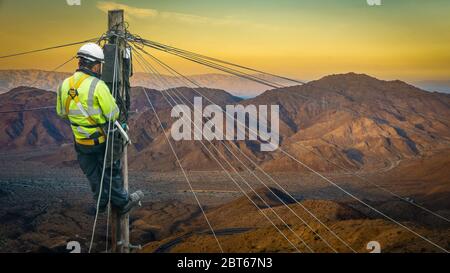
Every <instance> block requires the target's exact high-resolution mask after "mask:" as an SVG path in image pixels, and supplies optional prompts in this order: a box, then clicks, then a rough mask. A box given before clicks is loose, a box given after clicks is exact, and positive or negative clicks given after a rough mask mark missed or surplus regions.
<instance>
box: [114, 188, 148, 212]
mask: <svg viewBox="0 0 450 273" xmlns="http://www.w3.org/2000/svg"><path fill="white" fill-rule="evenodd" d="M143 198H144V193H143V192H142V191H136V192H133V193H132V194H130V198H129V199H128V203H127V204H126V205H125V206H124V207H123V208H121V209H120V210H119V214H120V215H124V214H127V213H129V212H130V211H131V210H132V209H133V208H135V207H137V206H139V207H140V206H141V205H142V204H141V200H142V199H143Z"/></svg>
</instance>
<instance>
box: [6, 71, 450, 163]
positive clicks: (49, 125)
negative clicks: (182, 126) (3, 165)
mask: <svg viewBox="0 0 450 273" xmlns="http://www.w3.org/2000/svg"><path fill="white" fill-rule="evenodd" d="M25 89H26V88H25ZM33 90H34V91H33ZM146 90H147V91H148V94H149V96H150V99H151V100H152V102H153V104H154V105H155V107H156V109H157V111H158V115H159V116H160V118H161V121H162V122H163V124H164V127H165V130H164V131H165V133H166V134H167V133H170V132H169V130H170V126H171V124H172V123H173V122H174V119H173V118H171V117H170V110H171V107H170V105H169V104H168V103H167V101H166V98H167V99H168V100H169V101H170V102H171V103H173V102H172V101H171V99H170V98H169V97H168V96H167V95H168V94H170V95H172V96H175V95H180V94H182V95H183V96H184V97H185V98H187V99H188V100H189V101H190V102H193V98H194V96H196V95H197V96H198V94H197V92H199V93H201V94H203V95H205V96H206V97H208V98H209V99H210V100H211V101H213V102H215V103H216V104H218V105H220V106H222V107H223V106H224V105H226V104H238V103H239V104H244V105H246V104H255V105H271V104H278V105H279V106H280V119H281V121H280V136H281V137H280V139H281V140H280V142H281V143H280V146H281V148H282V149H284V150H285V151H288V152H289V153H291V154H293V155H294V156H296V157H297V158H301V159H302V161H303V162H305V163H306V164H308V165H309V166H312V167H314V168H315V169H316V170H319V171H321V170H337V168H336V166H335V165H334V164H333V163H338V164H339V165H344V166H345V167H346V168H349V169H364V168H366V169H380V168H381V169H382V168H384V169H390V168H393V167H394V166H396V165H397V164H398V163H399V162H400V161H402V160H404V159H408V158H418V157H421V156H425V155H430V154H433V153H434V152H435V151H438V150H442V149H446V148H448V147H449V140H450V121H449V120H448V118H447V117H448V116H450V96H448V95H445V94H439V93H429V92H426V91H423V90H420V89H418V88H416V87H413V86H411V85H408V84H406V83H404V82H401V81H382V80H378V79H375V78H372V77H370V76H367V75H362V74H354V73H349V74H342V75H331V76H327V77H324V78H322V79H320V80H317V81H313V82H310V83H308V84H305V85H302V86H293V87H287V88H281V89H273V90H269V91H266V92H264V93H263V94H261V95H259V96H257V97H255V98H253V99H247V100H241V99H239V98H237V97H235V96H232V95H230V94H229V93H227V92H225V91H222V90H217V89H197V90H196V91H193V90H192V89H189V88H177V89H170V90H167V91H164V95H165V96H163V94H162V93H161V92H159V91H156V90H151V89H146ZM132 93H133V100H132V106H131V108H132V110H133V111H135V113H133V114H132V116H131V119H130V127H131V135H132V140H133V146H132V149H131V159H130V161H131V163H132V164H131V168H133V169H138V170H139V169H142V170H144V169H145V170H173V169H177V166H176V162H175V158H174V157H173V155H172V153H171V151H170V148H169V146H168V144H167V142H166V139H165V136H164V134H163V132H162V130H161V128H160V127H159V124H158V122H157V119H156V116H155V115H154V113H153V111H152V110H151V109H150V108H149V105H148V103H147V100H146V97H145V94H144V93H143V88H141V87H135V88H133V89H132ZM175 101H176V102H177V103H179V102H180V100H179V99H175ZM0 102H1V105H2V109H4V110H12V109H22V108H28V107H36V106H47V105H53V103H54V94H53V93H51V92H45V91H42V90H36V89H31V91H30V90H28V91H26V90H24V88H17V89H14V90H11V91H10V92H8V93H6V94H3V95H0ZM184 103H185V104H187V103H186V102H184ZM206 104H207V100H206V99H204V106H206ZM0 123H1V125H2V128H5V129H4V133H3V134H2V136H1V141H2V147H23V146H33V145H41V144H48V143H62V142H65V141H66V142H70V141H71V136H70V132H69V131H68V127H67V125H66V124H65V123H64V122H62V121H60V120H59V119H57V118H56V116H55V114H54V112H52V111H51V110H48V111H47V110H45V111H37V112H23V113H8V114H4V115H2V117H1V119H0ZM33 136H36V137H35V138H36V139H37V140H33ZM173 143H174V145H175V149H176V150H177V153H178V156H179V157H180V159H181V161H182V163H183V165H184V166H185V167H186V168H187V169H192V170H211V169H218V166H217V164H216V163H215V162H214V161H213V160H212V156H211V155H210V154H209V153H208V152H207V151H206V150H205V149H204V147H203V146H202V145H201V143H200V142H198V141H179V142H173ZM204 143H205V145H206V146H209V147H210V148H212V151H213V154H214V155H215V156H216V157H217V158H218V159H219V160H221V161H222V160H223V157H222V156H223V155H224V156H225V157H226V158H227V159H229V160H230V161H231V163H232V165H233V166H235V167H236V168H238V169H243V166H242V165H241V164H240V163H239V162H238V161H237V160H236V159H235V158H234V157H233V155H232V153H231V152H230V151H232V152H233V153H234V154H236V155H240V151H242V152H244V153H245V154H246V155H247V157H248V158H251V159H252V160H254V161H256V162H258V164H260V165H261V166H262V167H263V168H265V169H266V170H270V171H292V170H301V167H300V165H299V164H297V163H295V162H294V161H293V160H291V159H289V158H288V157H286V156H285V155H284V154H282V153H281V152H279V151H276V152H272V153H265V152H260V151H259V144H258V143H255V142H254V141H238V142H231V143H228V142H227V143H225V144H226V145H227V147H224V146H223V145H222V143H221V142H218V141H213V142H212V143H211V144H209V143H207V142H206V141H205V142H204ZM213 146H214V147H215V148H216V149H217V150H218V151H220V154H219V153H218V152H217V151H216V150H215V149H214V148H213ZM240 158H242V160H243V162H246V163H247V165H248V166H250V167H252V165H251V164H250V163H249V162H248V160H247V159H245V158H243V157H242V156H240ZM326 159H328V160H329V161H327V160H326ZM330 161H332V162H330ZM227 168H229V167H227Z"/></svg>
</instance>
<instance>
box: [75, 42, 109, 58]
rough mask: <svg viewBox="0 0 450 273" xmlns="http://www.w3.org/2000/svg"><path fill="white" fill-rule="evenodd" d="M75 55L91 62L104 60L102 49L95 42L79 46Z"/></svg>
mask: <svg viewBox="0 0 450 273" xmlns="http://www.w3.org/2000/svg"><path fill="white" fill-rule="evenodd" d="M77 57H79V58H84V59H87V60H89V61H92V62H102V63H103V62H104V60H105V55H104V54H103V49H102V48H101V47H100V46H99V45H97V44H95V43H87V44H85V45H83V46H82V47H80V49H79V50H78V53H77Z"/></svg>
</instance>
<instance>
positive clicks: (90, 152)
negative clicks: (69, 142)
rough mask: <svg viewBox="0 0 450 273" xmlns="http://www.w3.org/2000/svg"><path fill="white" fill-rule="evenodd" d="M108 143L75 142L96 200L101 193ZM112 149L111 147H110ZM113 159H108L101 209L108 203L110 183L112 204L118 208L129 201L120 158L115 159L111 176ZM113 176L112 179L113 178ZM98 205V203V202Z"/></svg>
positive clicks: (82, 168)
mask: <svg viewBox="0 0 450 273" xmlns="http://www.w3.org/2000/svg"><path fill="white" fill-rule="evenodd" d="M105 149H106V143H102V144H99V145H95V146H85V145H80V144H78V143H75V150H76V152H77V157H78V162H79V164H80V167H81V170H83V173H84V174H85V175H86V177H87V179H88V180H89V183H90V185H91V189H92V192H93V193H94V199H95V202H97V200H98V195H99V193H100V183H101V177H102V170H103V161H104V158H105ZM108 150H110V149H108ZM110 162H111V161H110V160H109V158H107V160H106V167H105V174H104V177H103V189H102V191H101V192H102V194H101V196H100V206H99V208H100V210H103V209H105V208H106V206H107V205H108V199H109V185H110V183H111V186H112V187H111V204H112V205H113V206H115V207H117V208H119V209H120V208H123V207H124V206H125V205H126V204H127V203H128V193H127V192H126V191H125V190H124V188H123V178H122V168H121V165H120V160H114V163H113V167H112V176H111V163H110ZM111 177H112V180H111ZM96 205H97V203H96Z"/></svg>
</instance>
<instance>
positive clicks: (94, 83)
mask: <svg viewBox="0 0 450 273" xmlns="http://www.w3.org/2000/svg"><path fill="white" fill-rule="evenodd" d="M84 75H86V74H85V73H83V72H80V71H78V72H75V74H74V75H73V81H74V82H77V81H78V80H79V79H81V78H82V77H83V76H84ZM69 81H70V78H67V79H65V80H64V82H63V83H62V84H61V85H60V86H59V88H58V94H57V101H56V112H57V114H58V116H60V117H61V118H64V119H69V120H70V123H71V127H72V131H73V134H74V136H75V138H76V139H90V138H98V137H99V135H98V128H95V126H93V125H92V124H91V123H90V122H89V120H88V119H87V118H86V115H85V114H86V113H83V111H86V112H87V113H88V114H89V117H90V118H91V119H92V120H94V121H95V123H96V124H97V125H103V124H105V123H106V122H108V118H111V121H115V120H116V119H117V118H118V117H119V108H118V107H117V104H116V100H115V99H114V97H113V96H112V95H111V92H110V91H109V88H108V86H107V85H106V84H105V83H104V82H103V81H102V80H99V79H98V78H96V77H94V76H89V77H87V78H86V79H85V80H84V81H83V82H82V83H81V85H80V86H79V87H78V89H77V91H78V99H79V102H80V103H81V106H82V108H80V105H77V104H76V103H75V101H74V100H72V101H71V102H70V104H69V112H68V113H66V108H65V107H66V101H67V98H68V96H69V94H68V92H69V90H70V83H69ZM96 133H97V134H96Z"/></svg>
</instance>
